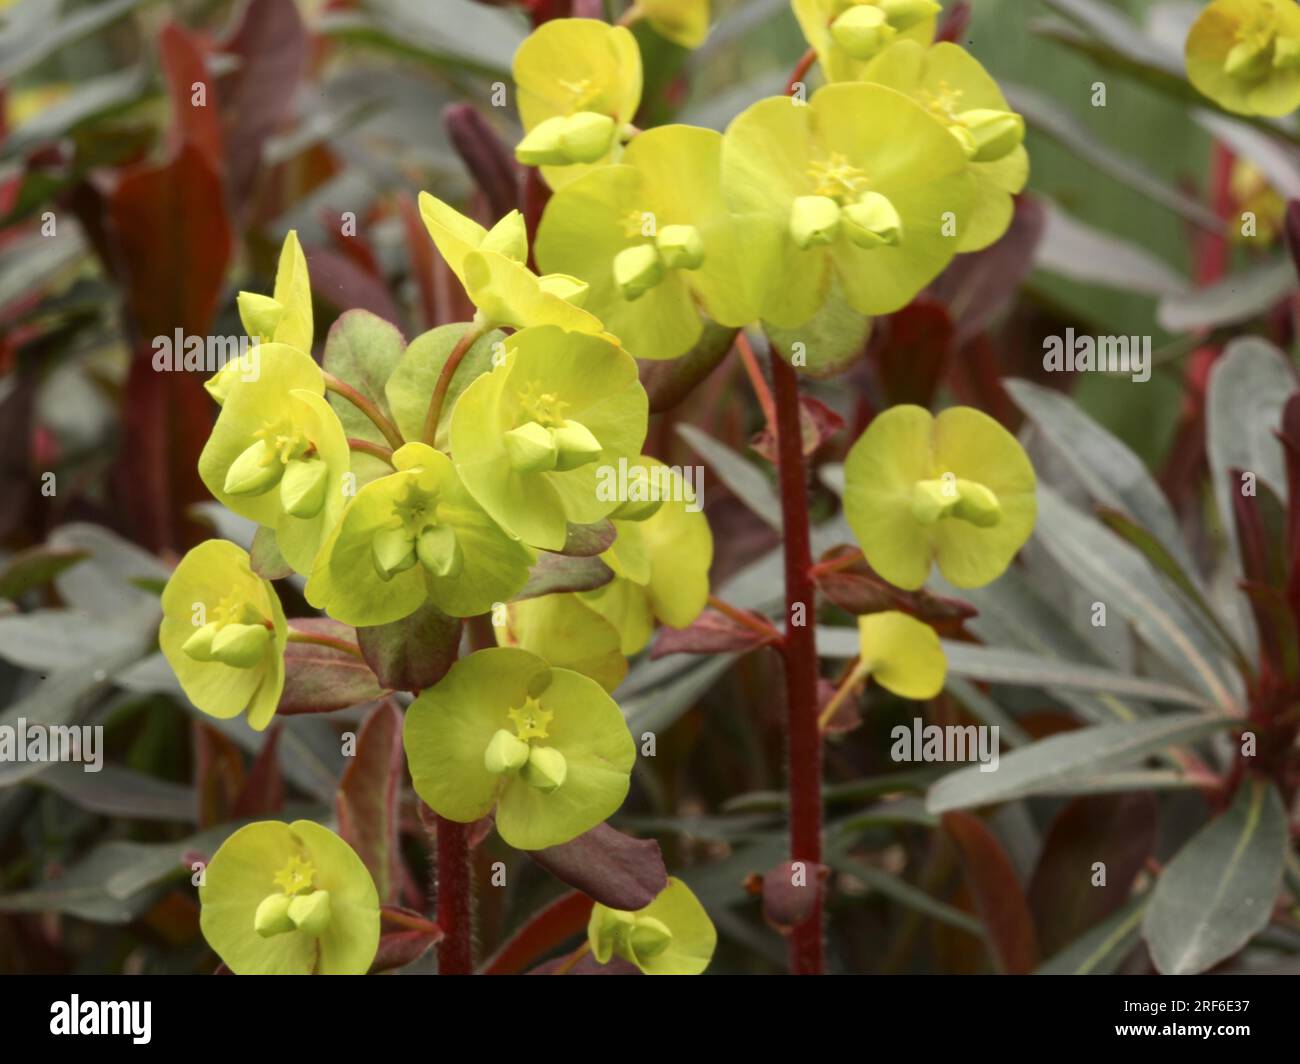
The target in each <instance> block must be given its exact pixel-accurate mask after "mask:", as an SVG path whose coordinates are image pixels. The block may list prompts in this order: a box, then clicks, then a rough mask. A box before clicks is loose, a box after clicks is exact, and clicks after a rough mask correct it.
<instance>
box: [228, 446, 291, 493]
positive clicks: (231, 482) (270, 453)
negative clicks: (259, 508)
mask: <svg viewBox="0 0 1300 1064" xmlns="http://www.w3.org/2000/svg"><path fill="white" fill-rule="evenodd" d="M282 476H284V463H283V462H281V461H280V456H279V455H278V454H276V453H275V450H274V449H273V448H271V447H268V446H267V443H266V441H265V440H258V441H257V442H256V443H255V444H253V445H252V446H251V447H249V448H247V449H246V450H245V451H244V452H243V453H242V454H240V456H239V457H238V458H236V459H235V460H234V461H233V462H231V463H230V468H229V469H227V470H226V481H225V484H224V485H223V487H224V489H225V491H226V494H227V495H262V494H264V493H265V492H268V491H270V490H271V489H272V488H273V487H275V486H276V484H278V483H279V482H280V478H281V477H282Z"/></svg>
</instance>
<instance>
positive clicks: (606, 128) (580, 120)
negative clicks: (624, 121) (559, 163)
mask: <svg viewBox="0 0 1300 1064" xmlns="http://www.w3.org/2000/svg"><path fill="white" fill-rule="evenodd" d="M615 132H616V126H615V123H614V120H613V119H612V118H610V116H609V115H601V114H596V112H594V111H579V112H578V113H577V114H576V115H570V116H569V117H568V118H566V119H565V120H564V125H563V127H562V128H561V130H560V145H561V147H562V149H563V151H564V154H565V156H566V157H567V161H568V162H571V163H594V162H598V161H599V160H601V159H602V158H604V157H605V156H606V155H607V154H609V149H610V145H611V144H613V142H614V134H615Z"/></svg>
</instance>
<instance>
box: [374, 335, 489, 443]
mask: <svg viewBox="0 0 1300 1064" xmlns="http://www.w3.org/2000/svg"><path fill="white" fill-rule="evenodd" d="M469 328H471V326H470V325H468V324H464V323H458V324H455V325H442V326H439V327H438V328H436V329H430V330H429V331H428V332H426V333H421V334H420V335H419V336H417V337H416V338H415V339H414V340H412V341H411V342H410V344H409V345H408V346H407V348H406V351H405V352H404V353H403V354H402V357H401V359H400V361H399V362H398V363H397V367H396V368H395V369H394V370H393V372H392V375H391V376H390V377H389V378H388V381H387V383H386V384H385V386H384V393H385V395H386V396H387V397H388V404H389V406H390V407H391V409H392V411H393V420H394V421H396V422H397V428H398V431H400V432H401V434H402V437H403V439H405V440H407V441H408V442H410V441H413V440H419V439H421V438H423V433H424V419H425V416H426V415H427V414H428V412H429V397H430V396H432V395H433V390H434V388H435V387H437V384H438V377H439V376H440V375H441V373H442V367H443V366H445V365H446V363H447V358H448V356H449V355H450V354H451V352H452V349H453V348H454V347H455V346H456V341H457V340H459V339H460V338H461V336H462V335H464V333H465V330H466V329H469ZM502 339H503V334H502V333H500V332H490V333H487V334H486V335H484V336H482V337H480V338H479V339H478V340H476V341H475V342H474V344H473V345H472V346H471V347H470V349H469V350H468V351H466V352H465V355H464V357H463V358H462V359H461V361H460V365H458V366H457V367H456V372H455V373H453V374H452V377H451V384H450V386H449V387H448V388H447V395H446V398H445V399H444V400H443V404H442V414H441V417H440V418H439V421H438V433H437V443H436V446H437V447H438V448H439V449H440V450H443V451H446V450H447V449H448V444H449V430H448V426H449V425H450V424H451V412H452V410H453V409H454V408H455V406H456V400H457V399H459V398H460V395H461V393H462V392H463V391H464V390H465V389H466V388H468V387H469V386H470V385H471V384H472V383H473V382H474V380H475V378H477V377H478V376H479V375H480V374H483V373H487V372H489V371H490V370H491V369H492V352H493V349H494V348H495V347H496V345H497V344H498V343H500V342H501V341H502Z"/></svg>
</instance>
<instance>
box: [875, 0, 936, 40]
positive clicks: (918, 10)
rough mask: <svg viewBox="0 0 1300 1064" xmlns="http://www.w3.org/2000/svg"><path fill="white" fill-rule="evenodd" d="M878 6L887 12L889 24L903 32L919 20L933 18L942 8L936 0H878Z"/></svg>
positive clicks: (886, 16)
mask: <svg viewBox="0 0 1300 1064" xmlns="http://www.w3.org/2000/svg"><path fill="white" fill-rule="evenodd" d="M876 4H877V6H878V7H879V8H880V10H881V11H883V12H884V13H885V18H887V19H888V20H889V24H890V25H891V26H893V27H894V29H896V30H898V32H899V33H903V32H904V31H906V30H909V29H911V28H912V27H913V26H915V25H916V24H917V23H918V22H921V21H922V20H924V19H927V18H932V17H934V16H935V15H937V14H938V13H939V12H940V10H942V7H941V5H939V4H937V3H935V0H876Z"/></svg>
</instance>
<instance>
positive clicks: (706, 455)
mask: <svg viewBox="0 0 1300 1064" xmlns="http://www.w3.org/2000/svg"><path fill="white" fill-rule="evenodd" d="M677 434H678V435H679V436H681V437H682V439H684V440H685V441H686V442H687V443H688V444H690V445H691V447H693V448H694V449H695V451H696V452H697V453H698V454H699V456H700V457H701V458H703V459H704V460H705V461H706V462H708V463H709V465H710V466H712V467H713V472H714V473H716V474H717V476H718V479H719V480H721V481H722V483H723V484H725V485H726V486H727V487H728V488H729V489H730V490H731V492H732V493H733V494H734V495H735V496H736V497H737V498H738V499H739V500H740V501H741V502H743V503H744V504H745V505H746V506H748V507H749V508H750V509H751V510H753V511H754V513H756V514H757V515H758V516H759V517H761V518H762V519H763V520H764V521H766V522H767V523H768V524H769V525H770V526H771V527H772V528H774V529H776V531H778V532H780V531H781V501H780V499H778V498H777V495H776V492H775V490H774V489H773V488H772V484H771V482H770V481H769V480H768V478H767V477H766V476H764V475H763V472H762V470H760V469H759V468H758V466H756V465H755V464H754V463H753V462H749V461H746V460H745V459H744V458H742V457H741V456H740V455H738V454H737V453H736V452H735V451H733V450H732V449H731V448H730V447H728V446H727V445H726V444H724V443H719V442H718V441H717V440H715V439H714V438H713V437H712V436H710V435H709V434H708V433H707V432H704V431H703V430H702V429H698V428H696V427H695V426H694V425H688V424H685V423H683V424H679V425H678V426H677Z"/></svg>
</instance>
